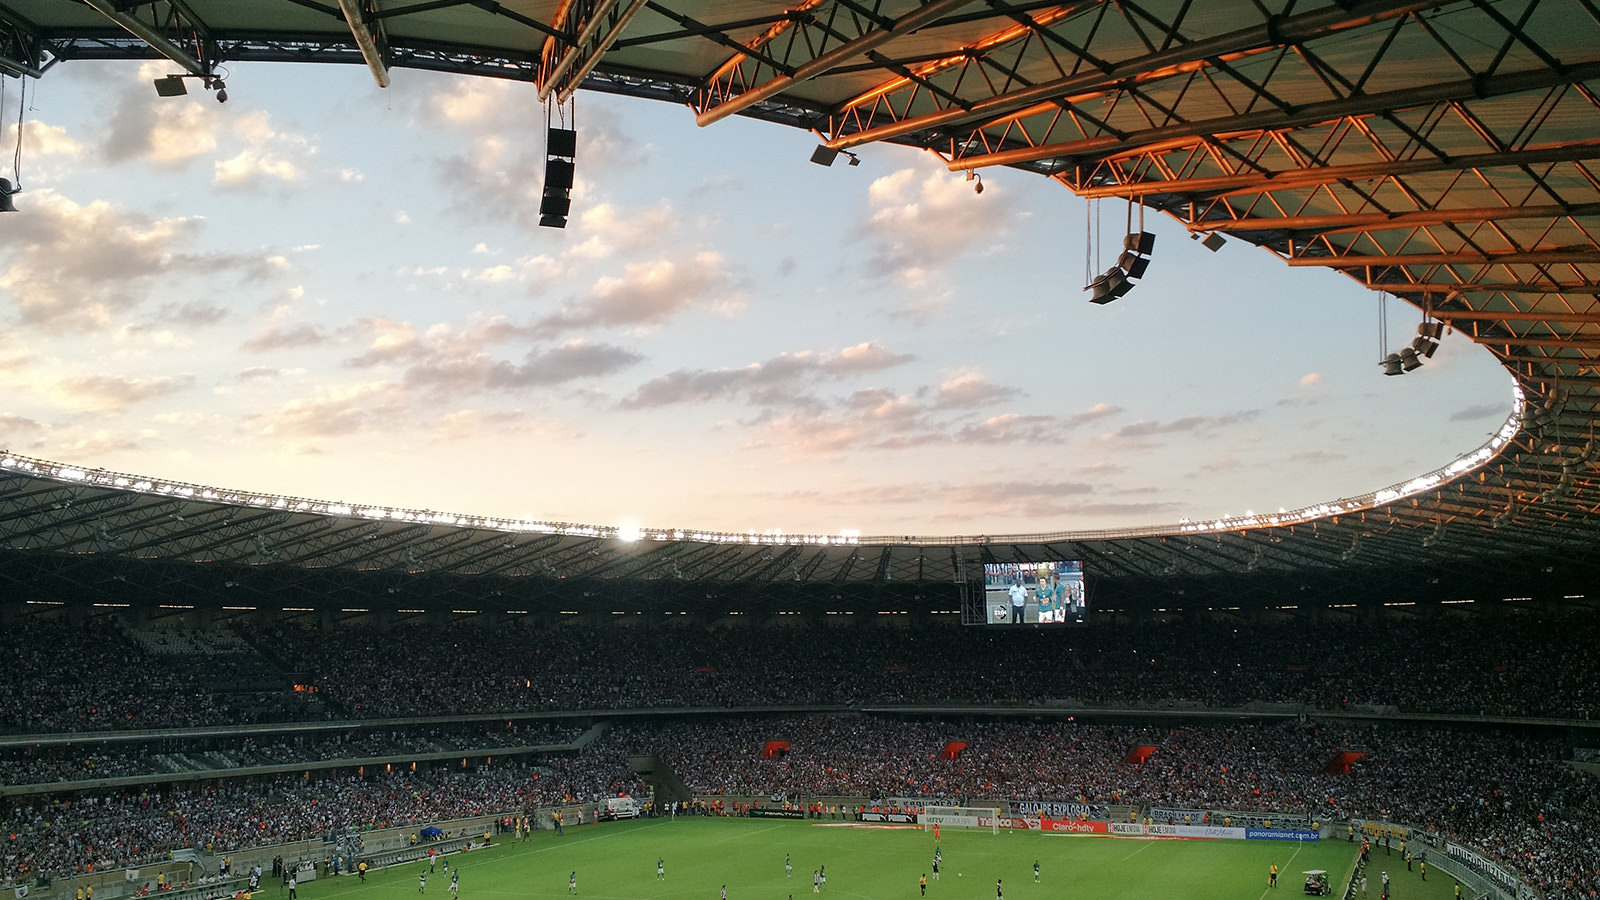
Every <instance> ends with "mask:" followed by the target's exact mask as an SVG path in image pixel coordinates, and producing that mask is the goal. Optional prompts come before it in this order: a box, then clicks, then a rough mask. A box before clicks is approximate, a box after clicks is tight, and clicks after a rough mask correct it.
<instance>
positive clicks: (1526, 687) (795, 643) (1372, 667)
mask: <svg viewBox="0 0 1600 900" xmlns="http://www.w3.org/2000/svg"><path fill="white" fill-rule="evenodd" d="M515 622H516V620H511V622H510V623H509V624H508V623H507V622H498V623H496V622H483V621H479V622H470V621H468V622H459V623H457V622H447V623H442V624H440V623H406V624H399V625H395V626H393V627H389V628H379V627H372V626H364V625H360V624H354V625H350V626H347V627H341V628H338V629H333V630H319V629H312V628H306V627H299V626H293V625H264V626H254V625H245V626H239V627H238V628H237V629H235V631H236V632H237V633H234V632H233V631H230V632H229V634H230V638H236V639H237V640H236V641H235V640H232V639H230V640H218V641H214V642H212V643H213V645H214V646H215V647H218V648H235V647H236V648H239V649H236V650H234V651H233V652H220V651H219V652H217V653H214V654H212V655H208V656H206V657H205V660H206V662H207V664H208V665H210V666H212V667H215V668H221V669H228V670H236V671H255V672H258V673H259V672H263V671H264V670H267V669H270V670H272V671H275V672H276V673H277V675H276V678H277V685H278V690H279V692H278V694H277V695H276V696H273V697H270V698H268V697H263V696H262V694H261V691H260V690H259V687H260V685H261V683H262V682H263V680H270V676H269V675H265V674H262V675H258V676H256V677H254V678H252V679H251V680H250V681H249V683H248V685H243V686H245V687H251V688H254V690H250V691H237V690H228V689H220V688H219V687H218V684H219V679H218V678H217V677H216V676H214V675H211V674H208V670H207V669H206V668H205V667H204V666H197V664H196V657H195V656H194V655H188V656H183V657H181V658H174V657H171V656H166V655H162V654H157V653H152V652H149V651H148V650H146V649H145V647H146V646H147V645H150V644H151V643H152V642H151V641H150V640H149V639H148V637H146V638H145V639H144V640H143V641H142V642H141V641H136V640H134V639H132V638H130V636H129V634H128V633H127V631H126V630H125V629H124V628H123V627H121V626H119V625H117V624H115V623H114V622H113V621H112V620H110V619H108V618H95V619H92V620H91V621H90V622H88V623H87V624H83V625H68V624H65V623H64V622H63V621H61V620H55V619H28V620H26V621H22V622H19V623H16V625H15V627H10V626H8V634H9V635H10V636H11V637H12V640H9V641H7V642H6V643H5V644H4V645H3V646H0V666H3V667H4V669H5V671H6V672H7V673H8V674H9V675H12V676H13V677H8V678H7V679H6V680H5V682H4V683H0V731H7V732H13V733H15V732H68V731H90V730H98V729H113V728H117V729H121V728H178V727H185V726H197V725H213V724H240V723H251V722H266V721H291V720H298V721H312V720H327V719H347V718H355V719H359V718H383V717H403V716H433V715H456V714H468V713H500V712H518V711H522V712H530V711H543V710H573V709H643V708H663V707H690V706H711V707H729V706H749V705H766V704H776V705H792V706H793V705H895V704H927V703H959V704H971V703H985V704H1040V703H1052V702H1062V701H1068V702H1078V703H1083V704H1087V705H1109V706H1164V705H1173V704H1191V705H1193V704H1198V705H1204V706H1210V707H1224V708H1235V707H1241V706H1245V705H1246V704H1251V703H1262V702H1278V703H1293V704H1298V705H1301V706H1304V707H1306V708H1313V709H1340V708H1348V707H1362V706H1383V707H1393V708H1398V709H1401V710H1406V711H1417V712H1436V713H1451V714H1472V715H1478V714H1485V715H1516V716H1528V715H1533V716H1554V717H1565V718H1588V717H1590V716H1591V715H1593V714H1595V713H1596V712H1597V711H1600V655H1597V654H1595V653H1593V652H1592V648H1593V647H1594V646H1596V645H1597V644H1600V622H1597V621H1596V619H1595V617H1592V616H1589V617H1584V616H1572V615H1568V616H1559V615H1546V616H1535V615H1527V616H1518V615H1509V614H1508V615H1493V616H1484V617H1480V618H1464V619H1459V620H1451V621H1449V622H1447V623H1440V622H1429V621H1426V620H1399V619H1396V620H1392V621H1382V622H1374V623H1357V624H1332V623H1330V624H1324V625H1318V626H1316V627H1307V626H1306V625H1304V624H1300V623H1295V624H1286V625H1265V624H1256V625H1232V624H1227V625H1224V624H1215V623H1211V624H1207V623H1185V624H1183V625H1181V626H1174V625H1165V626H1150V627H1143V628H1135V627H1093V628H1087V629H1082V630H1076V631H1060V630H1057V631H1040V630H1035V629H1027V630H1020V629H1019V630H1016V631H1005V630H998V631H997V630H993V629H983V628H968V629H963V628H960V627H957V626H930V627H924V628H916V629H902V628H887V627H870V626H869V627H861V626H858V627H842V628H839V627H826V626H824V625H807V626H796V627H784V628H757V627H745V628H738V627H734V628H707V627H705V626H694V625H688V626H680V627H666V626H658V627H655V628H623V627H615V626H610V627H605V626H593V625H579V624H576V623H571V624H560V625H553V626H526V627H524V626H520V625H517V624H515ZM400 660H403V661H404V662H403V664H399V665H397V664H396V662H397V661H400ZM291 673H292V674H291ZM235 684H237V682H236V683H235ZM296 685H298V686H299V690H295V686H296ZM46 687H48V691H46V690H45V688H46ZM43 697H48V698H49V699H48V700H47V701H44V700H41V698H43Z"/></svg>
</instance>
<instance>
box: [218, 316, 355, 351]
mask: <svg viewBox="0 0 1600 900" xmlns="http://www.w3.org/2000/svg"><path fill="white" fill-rule="evenodd" d="M330 340H332V338H330V337H329V336H328V335H327V333H325V332H324V331H323V330H322V329H321V328H319V327H317V326H316V325H311V324H308V323H305V322H301V323H299V324H295V325H273V326H270V327H268V328H267V329H266V330H264V331H258V332H257V333H255V334H253V335H251V336H250V338H249V339H247V340H246V341H245V342H244V343H243V344H240V345H239V349H241V350H244V351H246V352H249V353H265V352H266V351H268V350H289V349H293V348H296V347H317V346H321V345H322V344H326V343H328V342H329V341H330Z"/></svg>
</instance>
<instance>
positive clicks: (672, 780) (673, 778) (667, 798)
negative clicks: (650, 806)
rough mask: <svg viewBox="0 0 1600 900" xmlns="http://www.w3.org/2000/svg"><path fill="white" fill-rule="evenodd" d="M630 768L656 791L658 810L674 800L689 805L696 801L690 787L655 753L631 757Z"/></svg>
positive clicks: (629, 758) (629, 759) (629, 760)
mask: <svg viewBox="0 0 1600 900" xmlns="http://www.w3.org/2000/svg"><path fill="white" fill-rule="evenodd" d="M628 768H629V769H630V770H631V771H632V772H633V774H635V775H638V776H639V777H640V778H642V779H644V782H645V784H648V785H650V787H651V788H653V789H654V790H655V792H656V808H657V809H660V808H661V806H660V804H662V803H671V802H672V801H674V800H678V801H681V802H683V803H688V802H689V801H691V800H693V799H694V794H692V793H691V792H690V791H689V786H688V785H686V784H684V783H683V779H682V778H679V777H678V773H676V772H674V771H672V767H671V766H669V765H667V764H666V762H664V761H663V760H662V759H661V757H659V756H657V755H655V754H654V753H651V754H641V755H638V756H629V757H628Z"/></svg>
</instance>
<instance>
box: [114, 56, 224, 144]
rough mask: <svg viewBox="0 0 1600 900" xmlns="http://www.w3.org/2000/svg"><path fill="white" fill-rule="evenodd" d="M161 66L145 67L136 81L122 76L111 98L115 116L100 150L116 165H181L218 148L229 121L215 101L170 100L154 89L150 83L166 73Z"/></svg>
mask: <svg viewBox="0 0 1600 900" xmlns="http://www.w3.org/2000/svg"><path fill="white" fill-rule="evenodd" d="M166 68H167V66H166V65H165V64H162V63H154V62H151V63H146V64H144V65H141V66H140V67H139V68H138V72H137V74H136V75H135V76H134V77H133V78H131V79H130V78H118V79H117V82H116V84H117V89H116V91H115V93H112V94H110V95H109V101H110V106H111V110H112V112H111V115H110V116H109V118H108V119H107V121H106V127H105V130H104V137H103V140H102V141H101V143H100V146H99V155H100V158H101V159H103V160H105V161H106V162H108V163H111V164H113V165H115V164H117V163H124V162H129V161H131V160H135V159H141V158H142V159H146V160H148V161H149V162H151V163H152V164H155V165H158V166H167V167H181V166H183V165H185V164H187V163H189V162H190V161H192V160H194V159H197V158H199V157H201V156H206V155H208V154H210V153H212V152H214V151H215V150H216V149H217V133H216V129H217V128H218V126H219V125H220V124H221V123H222V122H223V121H224V120H223V119H222V117H221V115H220V109H219V108H218V107H217V106H216V104H211V103H184V102H170V101H168V100H165V99H163V98H158V97H156V96H155V94H154V93H152V92H151V90H150V80H151V79H152V78H154V77H156V76H158V75H164V74H166V71H165V70H166Z"/></svg>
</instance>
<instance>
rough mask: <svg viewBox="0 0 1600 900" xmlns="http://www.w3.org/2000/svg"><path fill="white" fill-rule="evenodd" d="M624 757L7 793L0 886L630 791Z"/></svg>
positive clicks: (605, 753)
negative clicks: (42, 794) (182, 852)
mask: <svg viewBox="0 0 1600 900" xmlns="http://www.w3.org/2000/svg"><path fill="white" fill-rule="evenodd" d="M638 790H639V785H638V783H637V781H636V780H635V779H634V777H633V776H632V775H631V774H629V772H628V770H627V766H626V760H624V759H622V758H621V757H619V756H618V755H617V754H616V753H615V752H613V751H610V750H608V749H605V748H596V749H593V750H587V751H584V752H582V753H579V754H574V755H570V756H561V757H555V758H551V757H544V758H541V759H540V760H538V762H537V765H534V764H532V763H531V762H523V763H519V762H502V763H500V764H497V765H494V766H487V765H484V766H478V767H475V768H471V769H470V770H466V771H463V770H461V769H459V768H455V767H452V766H450V765H440V766H437V767H420V768H419V770H418V771H415V772H413V771H411V770H410V768H409V767H402V766H395V767H393V768H392V769H389V770H383V771H375V772H368V773H364V774H340V775H328V776H317V775H308V776H279V777H276V778H254V779H245V778H241V779H234V780H229V781H225V782H222V783H221V784H220V785H218V784H208V785H206V786H181V787H170V786H169V787H159V788H157V787H151V788H145V789H126V790H120V791H109V792H103V793H93V794H82V793H79V794H72V795H67V796H56V797H53V798H47V799H37V800H30V799H26V798H15V799H14V800H13V801H12V802H9V803H7V804H6V805H5V807H4V811H3V813H0V822H3V827H4V832H5V834H6V835H7V836H8V838H9V840H8V841H7V842H6V846H5V848H4V852H3V853H0V884H3V883H8V882H11V881H19V880H22V879H25V878H29V877H32V876H35V875H40V874H44V875H51V876H55V875H69V874H76V873H81V872H86V871H93V870H99V869H105V868H111V867H116V866H125V865H132V864H139V863H143V862H148V861H150V860H154V859H160V858H162V857H163V856H164V855H165V854H167V853H169V852H171V851H172V850H175V849H178V848H182V847H194V848H199V849H204V850H208V851H211V852H215V853H224V852H228V851H234V850H238V849H239V848H241V847H246V846H253V845H260V844H278V843H285V842H289V841H298V840H310V839H315V838H319V837H323V836H325V835H328V834H330V833H342V832H344V831H345V830H346V829H349V828H356V829H368V828H386V827H391V826H400V825H421V824H423V823H428V822H437V821H444V820H448V819H458V818H466V817H471V816H479V815H486V814H494V813H500V812H506V811H511V810H524V809H526V810H531V809H536V808H539V807H545V806H552V805H557V804H561V803H566V802H571V801H573V800H575V799H585V800H592V799H594V798H595V797H599V796H616V794H617V793H618V792H619V791H635V792H636V791H638Z"/></svg>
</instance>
